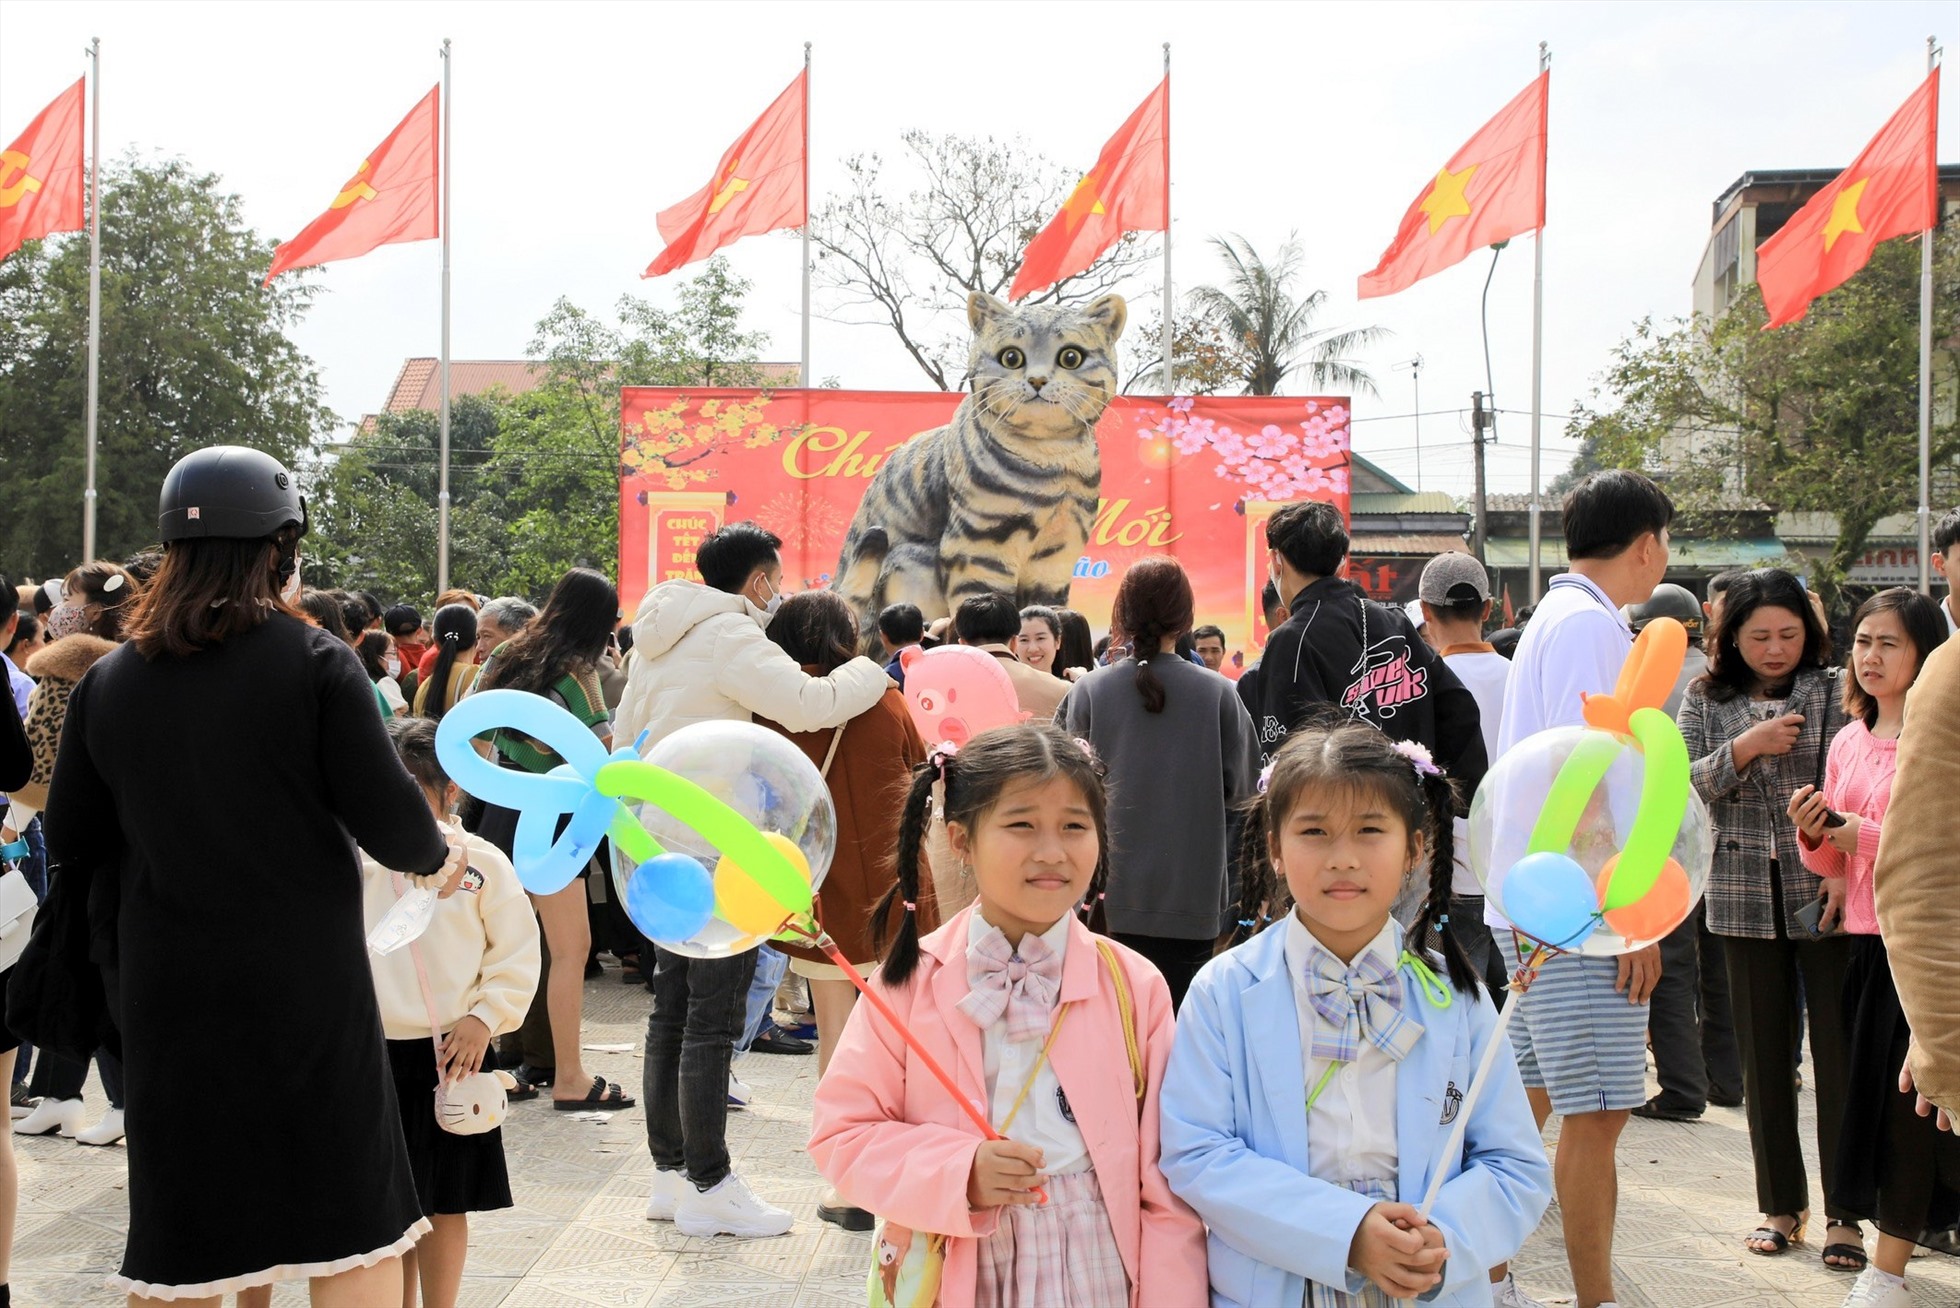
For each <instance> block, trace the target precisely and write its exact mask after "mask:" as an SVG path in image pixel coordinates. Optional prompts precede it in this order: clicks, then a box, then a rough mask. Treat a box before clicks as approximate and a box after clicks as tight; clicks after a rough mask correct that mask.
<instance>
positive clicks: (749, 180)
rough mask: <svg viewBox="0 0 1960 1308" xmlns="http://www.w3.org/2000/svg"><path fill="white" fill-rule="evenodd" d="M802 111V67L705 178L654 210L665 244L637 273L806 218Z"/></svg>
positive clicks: (806, 103)
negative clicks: (696, 187) (682, 197)
mask: <svg viewBox="0 0 1960 1308" xmlns="http://www.w3.org/2000/svg"><path fill="white" fill-rule="evenodd" d="M809 112H810V70H809V69H808V68H805V69H804V70H803V71H802V72H800V73H798V74H797V75H796V80H795V81H793V82H791V83H790V84H789V86H788V87H787V88H786V89H785V90H784V91H783V93H782V94H781V95H779V96H777V97H776V100H775V103H773V104H771V105H770V106H769V107H768V108H767V109H764V110H763V111H762V117H760V118H758V119H756V120H755V122H753V123H752V124H750V125H749V130H748V131H746V132H743V133H742V135H741V136H740V137H739V138H737V140H736V142H735V144H733V145H731V146H729V147H728V149H727V150H726V151H725V152H724V153H723V154H722V156H721V162H720V163H718V164H716V165H715V175H714V177H713V178H712V179H710V180H709V182H708V184H707V185H706V186H704V187H702V188H701V189H700V190H698V191H696V192H695V193H694V194H693V195H690V196H688V197H687V198H686V199H685V200H682V201H681V202H680V203H679V204H677V205H674V206H672V207H671V208H668V209H663V210H661V211H660V213H659V215H658V216H656V217H655V218H654V223H655V225H657V226H658V227H659V228H660V239H661V240H663V241H665V242H667V248H666V249H664V250H662V251H661V252H660V256H659V257H658V258H656V259H655V260H654V261H653V262H652V263H651V264H649V265H648V266H647V270H646V271H645V272H643V273H641V274H640V275H641V276H642V277H658V276H660V275H661V274H663V273H670V272H672V271H674V269H676V268H679V267H680V266H682V265H683V264H690V263H693V262H694V261H695V260H697V259H705V258H707V257H708V256H709V255H711V254H713V253H714V252H715V251H716V250H719V249H721V248H722V247H723V246H724V245H733V244H734V243H735V242H737V241H739V240H741V239H742V238H743V237H744V236H759V235H761V234H762V233H763V232H773V231H777V230H779V229H781V228H784V227H801V226H802V225H803V224H804V223H806V222H808V221H809V220H810V209H809V197H808V196H807V195H806V194H805V193H804V183H805V180H806V179H807V177H808V175H809V168H808V164H807V159H806V157H805V156H806V153H807V151H808V147H809V140H810V133H809Z"/></svg>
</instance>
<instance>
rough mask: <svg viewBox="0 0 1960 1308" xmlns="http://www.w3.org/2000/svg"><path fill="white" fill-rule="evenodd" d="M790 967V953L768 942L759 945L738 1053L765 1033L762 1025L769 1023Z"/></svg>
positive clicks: (738, 1042) (738, 1043) (737, 1048)
mask: <svg viewBox="0 0 1960 1308" xmlns="http://www.w3.org/2000/svg"><path fill="white" fill-rule="evenodd" d="M788 971H789V956H788V955H786V954H784V953H783V952H782V951H781V950H777V949H771V948H770V947H769V946H767V945H761V946H758V947H757V948H756V951H755V980H753V981H751V982H749V997H748V1011H747V1016H746V1017H745V1018H744V1019H743V1022H742V1038H741V1039H739V1040H737V1041H736V1042H735V1052H736V1053H737V1054H738V1055H739V1054H746V1053H748V1052H749V1046H750V1045H752V1044H754V1043H755V1038H756V1037H757V1036H759V1035H761V1034H762V1028H763V1027H765V1026H767V1025H768V1024H769V1014H770V1012H771V1011H772V1010H773V1009H774V1008H775V1006H776V1005H775V999H776V987H778V986H780V985H781V984H782V983H783V974H784V973H786V972H788Z"/></svg>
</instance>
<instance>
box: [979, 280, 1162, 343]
mask: <svg viewBox="0 0 1960 1308" xmlns="http://www.w3.org/2000/svg"><path fill="white" fill-rule="evenodd" d="M1108 298H1110V299H1116V297H1115V296H1113V295H1112V296H1109V297H1108ZM1116 303H1117V305H1118V306H1119V308H1118V312H1119V313H1120V312H1121V308H1120V306H1121V305H1122V303H1123V302H1122V301H1121V300H1117V301H1116ZM1013 316H1014V306H1013V305H1011V304H1009V303H1007V301H1005V300H996V299H995V298H994V297H993V296H991V295H989V294H987V293H986V292H985V291H975V292H974V293H973V294H971V295H969V296H967V297H966V325H967V326H969V327H971V328H972V329H973V334H974V335H975V336H978V335H980V333H981V332H982V331H983V330H984V329H985V328H986V326H987V324H988V323H990V322H995V321H998V320H999V319H1001V318H1011V317H1013Z"/></svg>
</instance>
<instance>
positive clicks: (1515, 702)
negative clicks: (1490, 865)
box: [1484, 572, 1633, 930]
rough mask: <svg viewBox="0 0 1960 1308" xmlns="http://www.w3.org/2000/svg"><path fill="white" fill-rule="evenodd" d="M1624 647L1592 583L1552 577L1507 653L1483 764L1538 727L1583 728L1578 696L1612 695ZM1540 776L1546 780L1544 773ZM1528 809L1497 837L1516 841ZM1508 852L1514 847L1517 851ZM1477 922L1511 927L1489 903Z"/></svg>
mask: <svg viewBox="0 0 1960 1308" xmlns="http://www.w3.org/2000/svg"><path fill="white" fill-rule="evenodd" d="M1632 649H1633V629H1632V628H1631V627H1629V626H1628V625H1627V620H1626V618H1625V616H1624V615H1622V614H1621V612H1620V610H1619V608H1618V607H1616V606H1615V605H1614V603H1613V601H1612V600H1610V599H1608V598H1607V595H1606V592H1605V591H1603V590H1601V589H1600V588H1599V585H1598V583H1597V582H1595V581H1593V580H1592V579H1591V578H1589V577H1582V576H1580V575H1579V574H1578V573H1576V572H1561V573H1560V574H1559V575H1558V576H1556V577H1553V578H1552V584H1551V585H1550V586H1549V587H1547V588H1546V591H1545V598H1544V600H1543V601H1542V602H1540V604H1539V605H1538V611H1537V612H1536V613H1534V614H1533V615H1532V618H1531V621H1529V622H1527V623H1526V624H1525V628H1524V635H1523V636H1522V637H1520V638H1519V640H1518V648H1517V650H1516V652H1515V654H1514V656H1513V657H1512V659H1511V680H1510V685H1509V688H1508V689H1507V690H1506V691H1505V694H1504V714H1503V726H1502V727H1501V728H1500V729H1499V731H1498V733H1497V748H1498V752H1497V753H1496V754H1493V755H1492V756H1491V763H1492V764H1493V765H1495V764H1496V762H1497V760H1498V759H1499V758H1500V757H1502V756H1503V755H1504V754H1505V753H1508V752H1509V751H1510V749H1511V747H1512V746H1514V745H1516V744H1517V743H1518V742H1519V741H1521V740H1524V739H1526V738H1527V737H1530V736H1535V735H1537V734H1538V733H1539V732H1541V731H1548V730H1550V729H1551V728H1553V727H1579V726H1584V725H1585V722H1586V713H1585V699H1584V696H1586V695H1610V694H1612V693H1613V688H1614V686H1615V685H1617V684H1618V683H1619V680H1620V668H1621V666H1622V665H1623V664H1625V663H1626V661H1627V655H1628V654H1629V653H1630V652H1631V651H1632ZM1543 780H1544V782H1545V784H1546V785H1549V784H1550V778H1549V777H1547V778H1543ZM1518 781H1519V783H1520V784H1519V786H1518V790H1519V793H1520V794H1521V795H1529V794H1531V793H1533V792H1535V794H1536V796H1537V797H1539V798H1542V796H1543V795H1544V793H1545V792H1544V788H1543V787H1539V786H1536V785H1535V784H1532V783H1528V779H1526V778H1523V777H1520V778H1518ZM1529 807H1530V812H1529V813H1523V812H1521V813H1519V814H1516V815H1513V816H1512V817H1511V818H1510V819H1502V818H1500V820H1499V822H1498V824H1497V825H1498V827H1499V829H1500V836H1505V837H1512V838H1515V839H1516V841H1518V842H1520V843H1521V842H1522V840H1523V839H1524V838H1525V837H1527V836H1528V835H1529V834H1530V829H1531V824H1532V821H1533V820H1534V819H1535V817H1536V813H1537V809H1536V806H1535V804H1533V805H1530V806H1529ZM1515 852H1516V853H1522V849H1521V848H1520V849H1519V850H1517V851H1515ZM1513 856H1514V855H1513ZM1496 857H1497V859H1498V860H1499V861H1500V862H1508V861H1510V858H1509V857H1507V856H1506V855H1504V854H1502V853H1500V854H1498V855H1496ZM1484 921H1485V922H1487V923H1489V924H1490V925H1491V926H1492V927H1495V928H1499V929H1502V930H1509V929H1510V926H1511V924H1510V922H1509V921H1508V920H1506V919H1505V917H1504V916H1503V914H1501V913H1499V912H1498V911H1497V909H1496V907H1495V906H1492V905H1486V906H1485V908H1484Z"/></svg>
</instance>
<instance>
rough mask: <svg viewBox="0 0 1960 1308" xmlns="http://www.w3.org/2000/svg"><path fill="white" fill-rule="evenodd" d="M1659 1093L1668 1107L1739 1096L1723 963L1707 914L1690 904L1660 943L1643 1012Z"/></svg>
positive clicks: (1691, 1107)
mask: <svg viewBox="0 0 1960 1308" xmlns="http://www.w3.org/2000/svg"><path fill="white" fill-rule="evenodd" d="M1647 1031H1648V1034H1649V1035H1650V1036H1651V1037H1652V1041H1653V1048H1654V1072H1655V1075H1656V1076H1658V1077H1659V1079H1660V1083H1661V1093H1660V1097H1661V1098H1662V1099H1665V1100H1666V1101H1667V1103H1668V1106H1669V1107H1672V1108H1682V1109H1687V1110H1688V1111H1690V1112H1693V1111H1698V1110H1700V1109H1703V1108H1706V1107H1707V1106H1708V1098H1709V1096H1710V1094H1714V1095H1716V1096H1717V1097H1719V1098H1723V1099H1727V1100H1731V1101H1732V1100H1735V1099H1737V1098H1740V1097H1741V1095H1742V1051H1741V1050H1740V1049H1739V1048H1738V1047H1737V1045H1736V1039H1735V1013H1734V1010H1733V1007H1732V1005H1731V1004H1730V1002H1729V964H1728V960H1727V958H1726V957H1724V955H1723V953H1722V944H1721V941H1720V940H1719V939H1717V938H1716V937H1715V936H1713V935H1711V934H1709V931H1708V914H1707V909H1706V907H1705V906H1704V905H1701V904H1696V905H1695V911H1694V912H1693V913H1691V914H1689V916H1688V919H1687V920H1686V921H1685V922H1683V923H1682V924H1681V925H1680V926H1678V927H1676V928H1674V930H1673V931H1672V932H1670V933H1669V934H1668V935H1667V936H1666V938H1665V939H1663V940H1662V941H1661V979H1660V982H1659V983H1658V984H1657V985H1655V987H1654V994H1653V998H1652V1000H1651V1001H1650V1007H1649V1008H1648V1010H1647Z"/></svg>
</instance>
